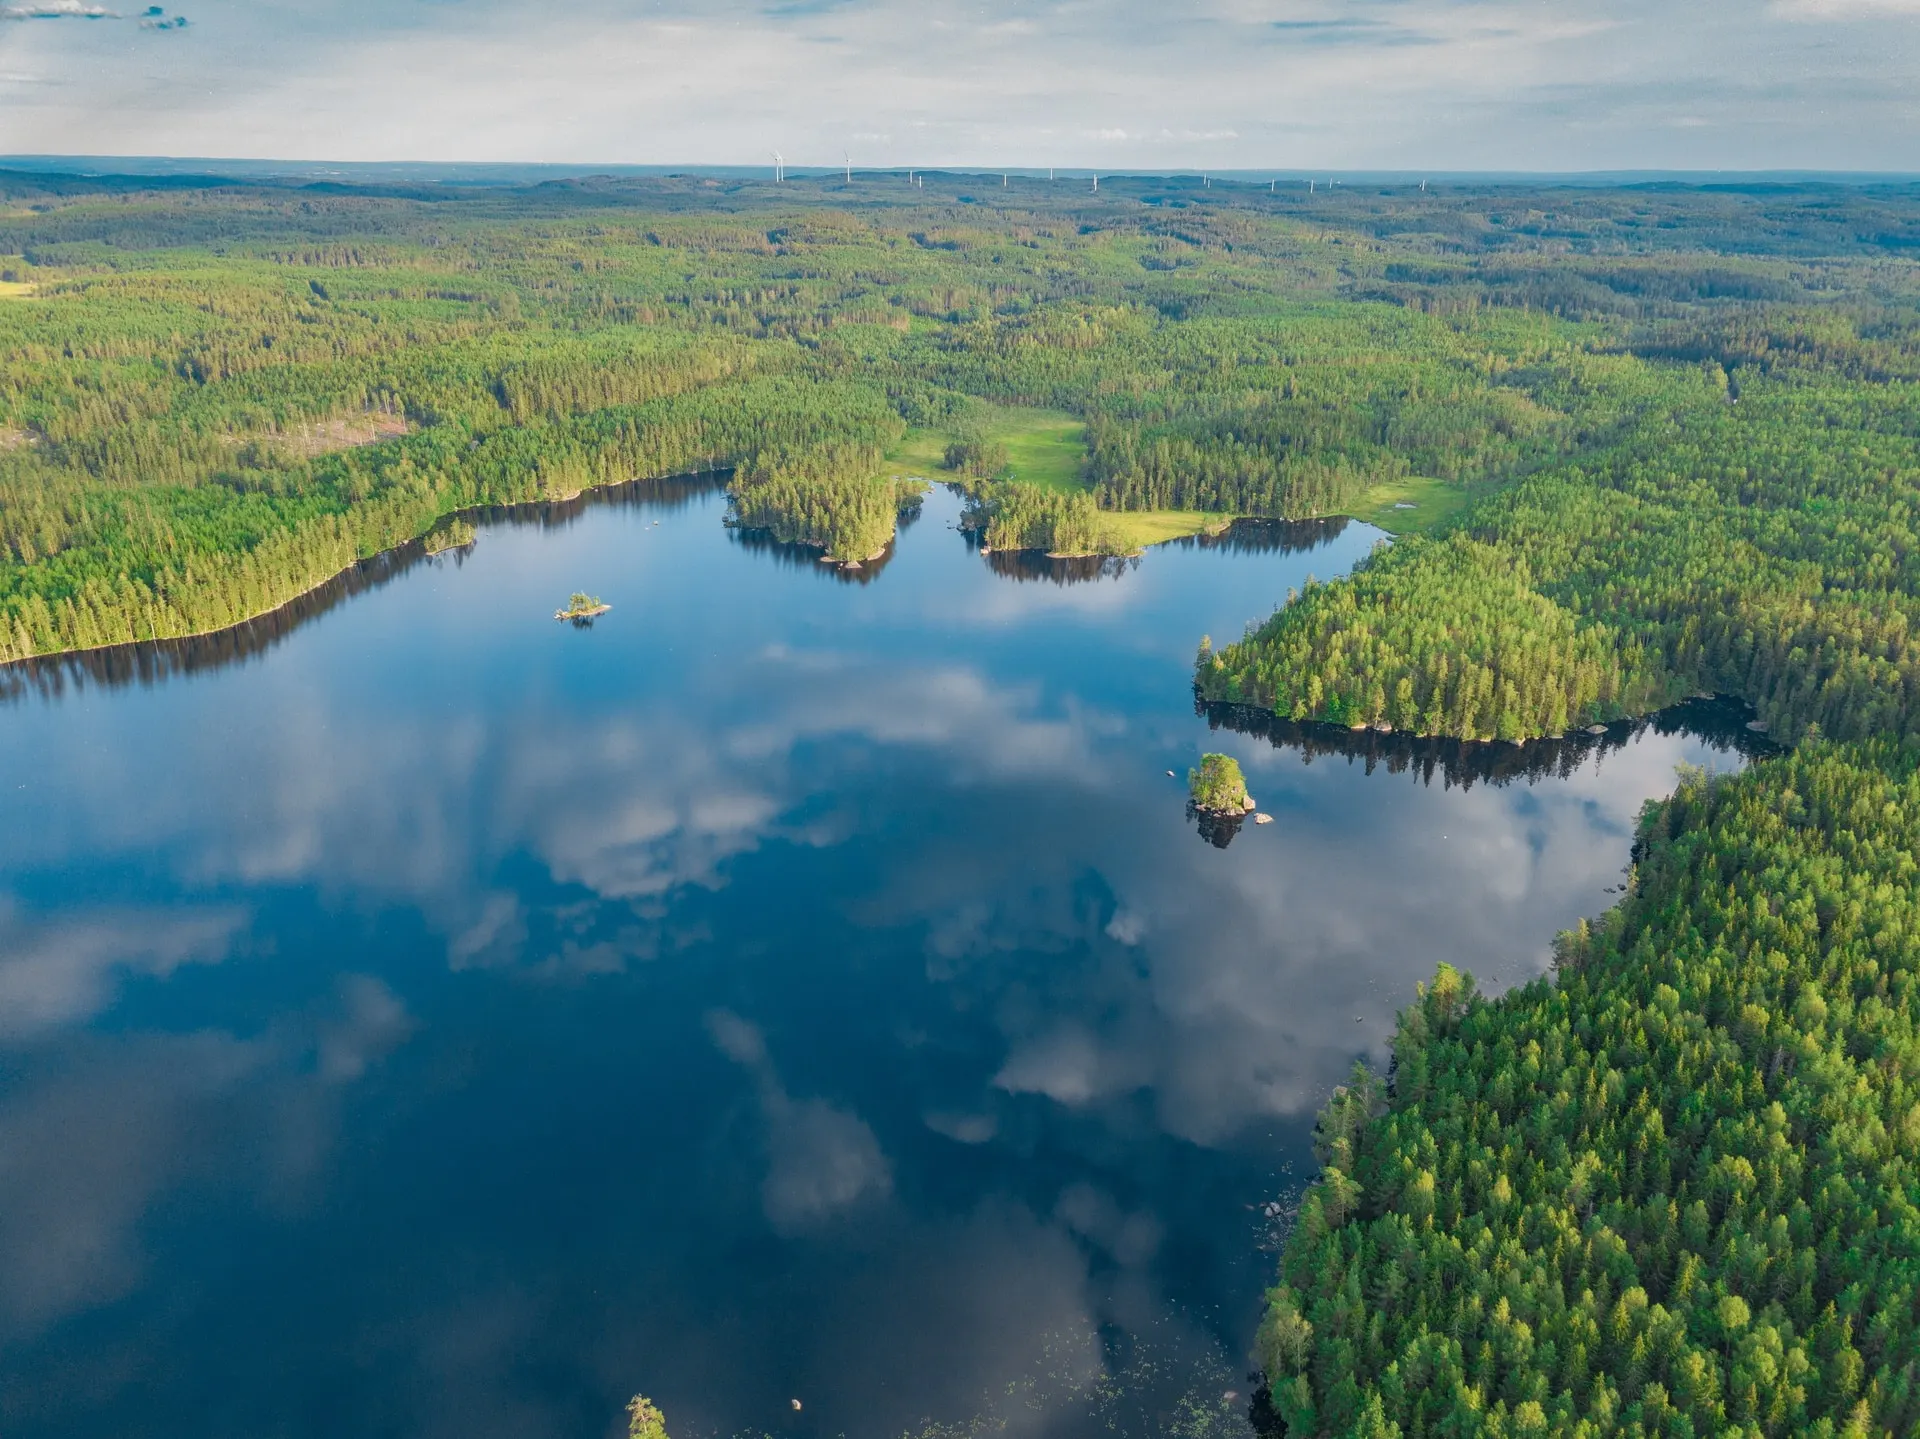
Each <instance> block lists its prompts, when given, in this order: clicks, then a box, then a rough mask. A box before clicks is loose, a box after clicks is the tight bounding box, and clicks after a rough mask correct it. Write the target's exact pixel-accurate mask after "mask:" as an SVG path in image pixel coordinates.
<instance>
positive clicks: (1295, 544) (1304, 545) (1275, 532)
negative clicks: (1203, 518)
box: [1167, 515, 1352, 555]
mask: <svg viewBox="0 0 1920 1439" xmlns="http://www.w3.org/2000/svg"><path fill="white" fill-rule="evenodd" d="M1350 523H1352V522H1351V521H1350V520H1348V518H1347V517H1346V516H1345V515H1337V516H1335V517H1334V518H1332V519H1326V520H1263V519H1244V520H1235V521H1234V522H1233V523H1232V524H1230V525H1228V526H1227V527H1226V528H1225V529H1224V530H1222V531H1220V533H1219V534H1217V535H1183V536H1181V537H1180V538H1179V539H1177V540H1169V541H1167V543H1168V544H1169V545H1170V546H1171V545H1177V546H1178V547H1179V548H1181V549H1184V550H1225V551H1227V552H1228V553H1229V554H1242V555H1255V554H1263V555H1264V554H1275V555H1287V554H1297V553H1299V552H1300V551H1302V550H1313V549H1318V548H1319V547H1320V546H1321V545H1324V544H1330V543H1332V542H1333V541H1334V540H1337V539H1339V538H1340V536H1341V535H1342V534H1344V533H1345V532H1346V528H1347V526H1348V525H1349V524H1350Z"/></svg>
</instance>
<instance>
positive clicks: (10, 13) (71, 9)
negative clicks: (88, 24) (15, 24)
mask: <svg viewBox="0 0 1920 1439" xmlns="http://www.w3.org/2000/svg"><path fill="white" fill-rule="evenodd" d="M119 18H120V17H119V15H118V14H116V13H115V12H114V11H112V10H109V9H107V8H106V7H105V6H104V5H88V4H85V3H83V0H45V3H43V4H39V5H0V20H118V19H119Z"/></svg>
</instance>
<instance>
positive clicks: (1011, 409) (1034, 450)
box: [887, 405, 1087, 490]
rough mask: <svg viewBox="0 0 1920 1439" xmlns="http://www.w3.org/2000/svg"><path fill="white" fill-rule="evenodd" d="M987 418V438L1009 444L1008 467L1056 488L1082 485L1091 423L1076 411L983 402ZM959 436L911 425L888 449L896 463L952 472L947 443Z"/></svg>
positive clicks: (935, 473)
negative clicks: (948, 467) (1075, 414)
mask: <svg viewBox="0 0 1920 1439" xmlns="http://www.w3.org/2000/svg"><path fill="white" fill-rule="evenodd" d="M981 420H982V424H981V428H982V429H983V430H984V431H985V432H986V436H987V438H988V439H990V440H998V441H999V442H1000V443H1001V444H1003V445H1005V446H1006V447H1007V467H1008V469H1009V470H1010V471H1011V473H1012V475H1013V478H1014V479H1016V480H1024V481H1025V482H1026V483H1027V484H1030V485H1040V486H1042V487H1043V488H1046V489H1050V490H1077V489H1080V488H1081V487H1082V484H1083V481H1082V480H1081V478H1080V467H1081V465H1082V464H1084V463H1085V461H1086V456H1087V427H1086V426H1085V425H1083V424H1081V423H1080V421H1079V420H1077V419H1075V418H1074V417H1073V416H1072V415H1069V414H1066V413H1064V412H1062V411H1060V410H1029V409H1021V408H1018V407H1016V406H1010V405H995V406H983V407H982V412H981ZM953 438H954V436H952V435H950V434H947V433H945V432H943V431H940V430H910V431H908V432H907V436H906V438H905V439H903V440H902V441H900V443H899V444H897V445H895V446H894V447H893V448H892V449H891V450H889V451H888V452H887V459H888V461H889V463H891V464H892V465H893V466H894V467H895V468H898V469H905V470H911V471H912V472H914V473H916V474H920V475H923V476H925V477H926V478H928V479H938V478H939V477H940V476H941V475H943V474H945V473H946V465H945V457H946V452H947V444H948V442H949V441H951V440H952V439H953Z"/></svg>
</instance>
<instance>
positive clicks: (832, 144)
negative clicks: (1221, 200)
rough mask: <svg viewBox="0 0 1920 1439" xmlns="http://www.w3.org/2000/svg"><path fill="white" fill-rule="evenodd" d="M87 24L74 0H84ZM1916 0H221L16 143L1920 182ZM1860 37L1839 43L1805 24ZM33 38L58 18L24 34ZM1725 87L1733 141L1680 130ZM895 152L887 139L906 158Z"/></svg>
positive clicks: (25, 126) (87, 54) (38, 99)
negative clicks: (782, 3)
mask: <svg viewBox="0 0 1920 1439" xmlns="http://www.w3.org/2000/svg"><path fill="white" fill-rule="evenodd" d="M60 3H62V4H66V3H79V0H60ZM1914 13H1915V11H1914V0H1777V3H1775V4H1774V5H1773V6H1771V7H1755V6H1753V5H1751V4H1750V3H1747V0H1701V3H1698V4H1696V5H1691V6H1686V7H1681V8H1678V9H1676V8H1675V7H1673V6H1670V5H1663V4H1657V3H1655V0H1598V3H1596V4H1593V5H1590V6H1586V7H1581V8H1579V9H1578V10H1569V9H1567V8H1565V7H1548V6H1540V5H1536V4H1525V3H1518V0H1402V3H1398V4H1394V5H1391V6H1384V5H1379V4H1369V3H1365V0H1324V3H1314V4H1296V3H1282V0H1272V3H1264V0H1212V3H1203V4H1199V5H1195V6H1183V7H1173V8H1169V7H1167V6H1164V5H1154V4H1148V3H1146V0H1083V3H1080V4H1076V5H1073V6H1061V7H1055V8H1052V9H1049V10H1048V11H1046V12H1044V13H1042V14H1038V15H1036V14H1034V13H1033V12H1032V11H1031V10H1030V8H1028V7H1025V6H1021V5H1017V4H1015V3H1014V0H986V3H984V4H983V5H981V6H978V7H961V6H959V5H958V4H956V3H948V0H933V3H930V4H906V3H901V0H885V3H883V0H865V3H855V4H849V5H843V6H834V7H819V6H787V7H776V8H775V9H774V10H772V11H768V10H766V9H764V8H762V7H759V6H755V5H751V4H747V3H744V0H718V3H714V4H701V5H695V4H693V3H692V0H664V3H663V4H661V5H660V6H657V7H653V8H650V9H648V10H646V11H644V12H641V13H635V11H634V10H633V9H631V8H628V7H626V6H624V5H619V4H616V3H614V0H584V3H580V4H576V5H572V6H569V7H566V8H564V9H561V10H558V11H555V12H552V13H549V14H543V15H542V17H541V23H540V24H539V25H538V26H534V27H529V26H528V24H527V23H526V18H525V17H526V12H525V11H524V9H523V8H521V7H515V6H510V5H508V4H506V3H505V0H467V3H463V4H461V5H459V6H436V5H419V6H406V7H392V6H381V5H377V4H374V3H372V0H287V3H284V4H281V5H276V6H272V7H257V6H248V5H245V4H243V3H241V0H209V4H208V8H207V10H206V13H205V14H204V16H203V15H200V14H196V15H195V17H194V22H195V23H194V26H193V29H192V31H191V36H192V40H193V43H192V45H190V46H186V47H181V48H179V49H174V48H173V47H169V48H168V51H167V54H166V58H165V65H164V68H161V67H159V66H157V65H156V63H155V51H154V49H153V47H152V46H150V45H140V44H137V43H135V42H134V40H133V38H132V37H133V32H132V31H131V30H130V29H129V28H128V27H119V29H120V31H121V33H122V35H123V37H124V38H122V39H115V38H113V35H112V32H113V31H114V29H115V27H111V26H107V27H93V26H53V27H45V28H46V30H47V31H49V32H52V31H64V32H65V34H64V35H52V34H46V35H43V36H41V37H40V38H38V39H36V40H35V41H33V43H32V44H31V46H30V47H27V48H28V54H29V56H30V58H31V59H32V60H33V61H34V62H35V63H34V65H33V66H31V67H26V66H23V67H21V68H23V69H29V68H30V69H31V71H32V73H36V74H37V73H42V72H45V71H52V72H57V74H58V77H59V79H60V80H62V81H63V82H64V83H63V84H61V85H59V86H56V87H50V89H49V91H48V93H46V94H39V93H38V92H37V91H36V92H35V93H34V94H32V95H25V94H16V95H15V96H13V97H12V113H11V114H10V116H9V120H10V132H11V134H12V135H13V137H14V138H13V139H12V140H11V141H10V144H12V145H14V146H16V147H18V148H19V149H22V150H40V151H59V150H61V149H71V150H75V151H83V152H92V153H129V152H138V153H175V154H180V153H186V154H209V153H228V152H231V151H233V150H234V149H235V148H236V147H242V148H244V149H245V151H246V153H248V154H252V155H256V156H265V157H282V158H287V157H291V158H303V157H304V158H313V159H322V158H330V159H391V158H402V157H404V158H415V157H420V156H431V157H435V158H447V159H475V160H553V161H564V162H571V163H593V162H601V163H605V162H614V161H636V162H639V161H644V162H654V163H741V162H747V163H752V162H756V161H758V160H760V159H761V158H762V157H764V156H765V154H766V153H767V151H768V150H769V149H771V148H773V147H775V146H778V147H779V148H781V149H782V150H783V151H784V152H785V153H786V154H787V155H788V157H789V159H790V162H792V163H812V164H837V163H838V162H839V161H840V158H841V155H842V153H843V152H844V151H846V150H848V149H852V150H853V151H854V156H853V158H854V162H855V163H856V164H858V165H906V164H918V165H923V166H928V165H979V166H983V167H990V166H995V165H1002V164H1007V165H1049V164H1053V165H1062V166H1074V165H1088V164H1099V165H1102V166H1112V167H1132V168H1170V167H1195V166H1204V167H1208V168H1214V169H1220V168H1227V167H1231V166H1243V167H1256V168H1257V167H1268V166H1272V167H1285V168H1290V167H1303V166H1312V167H1321V166H1327V167H1364V166H1376V167H1379V166H1384V167H1392V168H1450V169H1485V168H1503V167H1506V168H1515V167H1517V168H1536V169H1538V168H1545V169H1583V168H1619V167H1629V168H1630V167H1642V168H1647V167H1651V168H1674V167H1686V166H1708V167H1712V166H1736V167H1737V166H1764V167H1780V166H1808V165H1825V166H1829V167H1841V168H1898V167H1899V166H1901V165H1909V166H1911V165H1916V164H1920V138H1916V133H1917V127H1915V126H1914V125H1913V124H1912V123H1911V121H1912V119H1913V118H1914V116H1913V101H1912V99H1911V98H1910V89H1909V87H1908V85H1907V80H1908V77H1909V75H1910V73H1911V68H1912V60H1913V54H1912V44H1913V37H1912V34H1911V29H1910V21H1911V19H1912V17H1913V15H1914ZM1839 19H1846V20H1850V21H1855V22H1858V23H1855V24H1852V25H1849V26H1844V27H1836V28H1835V31H1834V34H1833V36H1832V39H1831V42H1830V44H1829V45H1828V46H1827V47H1826V48H1824V49H1822V50H1821V51H1819V52H1817V53H1813V52H1809V50H1808V48H1807V46H1806V44H1805V34H1804V29H1803V28H1802V25H1803V22H1806V21H1811V20H1839ZM23 28H24V30H25V31H33V30H34V29H35V28H36V27H23ZM1703 96H1717V97H1721V98H1722V99H1723V100H1724V103H1725V105H1726V107H1727V110H1728V114H1727V116H1726V117H1725V119H1726V121H1727V122H1728V123H1723V124H1721V125H1719V126H1718V127H1716V128H1707V127H1700V128H1698V129H1697V130H1696V131H1691V132H1690V131H1686V130H1683V129H1680V128H1677V127H1676V126H1675V125H1674V124H1673V123H1672V122H1673V118H1674V117H1675V116H1676V115H1680V114H1685V113H1689V112H1690V111H1692V110H1695V109H1697V108H1698V107H1699V105H1700V103H1701V100H1702V97H1703ZM889 137H891V138H889Z"/></svg>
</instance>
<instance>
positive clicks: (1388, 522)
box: [1349, 475, 1467, 535]
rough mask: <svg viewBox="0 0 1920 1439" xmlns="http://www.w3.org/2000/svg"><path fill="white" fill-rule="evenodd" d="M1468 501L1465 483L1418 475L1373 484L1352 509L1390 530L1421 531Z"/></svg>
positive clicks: (1356, 515)
mask: <svg viewBox="0 0 1920 1439" xmlns="http://www.w3.org/2000/svg"><path fill="white" fill-rule="evenodd" d="M1466 502H1467V491H1466V489H1465V488H1464V487H1462V486H1460V485H1450V484H1448V483H1447V482H1446V481H1445V480H1430V479H1426V478H1424V477H1423V476H1419V475H1415V476H1413V477H1412V478H1411V479H1405V480H1391V481H1389V482H1387V483H1386V484H1380V485H1375V486H1373V488H1372V489H1370V490H1368V491H1367V492H1366V494H1365V495H1363V496H1362V497H1361V499H1360V502H1359V503H1358V504H1356V505H1355V506H1354V507H1353V509H1352V510H1350V511H1349V513H1350V514H1351V515H1352V516H1353V517H1354V518H1355V519H1356V520H1365V521H1366V522H1367V523H1368V524H1370V525H1378V526H1379V527H1380V528H1381V529H1383V530H1385V531H1386V532H1387V533H1388V534H1392V535H1419V534H1425V533H1426V532H1427V531H1429V530H1431V529H1433V528H1434V527H1435V526H1436V525H1438V524H1439V523H1440V522H1441V521H1442V520H1445V519H1450V518H1451V517H1452V516H1453V515H1454V514H1455V512H1457V511H1458V510H1459V509H1460V508H1461V506H1463V505H1465V504H1466ZM1401 506H1411V508H1405V509H1403V508H1400V507H1401Z"/></svg>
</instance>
